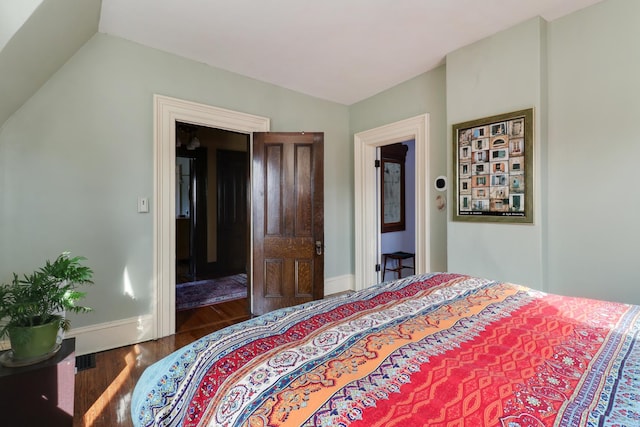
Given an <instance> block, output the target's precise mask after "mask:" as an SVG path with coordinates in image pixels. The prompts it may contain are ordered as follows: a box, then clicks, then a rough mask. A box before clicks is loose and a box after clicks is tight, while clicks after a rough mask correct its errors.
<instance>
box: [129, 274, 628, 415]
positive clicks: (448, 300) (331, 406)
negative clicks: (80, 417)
mask: <svg viewBox="0 0 640 427" xmlns="http://www.w3.org/2000/svg"><path fill="white" fill-rule="evenodd" d="M639 315H640V307H638V306H634V305H626V304H620V303H612V302H606V301H598V300H589V299H583V298H572V297H563V296H558V295H553V294H546V293H543V292H539V291H536V290H532V289H529V288H527V287H525V286H520V285H516V284H511V283H503V282H497V281H492V280H488V279H482V278H477V277H470V276H466V275H459V274H449V273H435V274H427V275H416V276H411V277H409V278H405V279H399V280H395V281H391V282H387V283H383V284H380V285H376V286H372V287H370V288H367V289H364V290H362V291H358V292H355V293H353V294H350V295H344V296H339V297H334V298H328V299H324V300H320V301H314V302H312V303H308V304H304V305H301V306H297V307H292V308H287V309H282V310H277V311H274V312H272V313H268V314H266V315H263V316H260V317H256V318H253V319H251V320H248V321H246V322H243V323H240V324H237V325H234V326H231V327H228V328H226V329H223V330H221V331H218V332H215V333H213V334H210V335H208V336H206V337H204V338H202V339H200V340H198V341H196V342H193V343H191V344H189V345H187V346H186V347H183V348H182V349H180V350H177V351H175V352H174V353H172V354H171V355H169V356H167V357H165V358H164V359H162V360H160V361H158V362H156V363H155V364H153V365H152V366H150V367H149V368H147V369H146V370H145V372H144V373H143V375H142V376H141V378H140V379H139V381H138V383H137V385H136V387H135V390H134V393H133V397H132V405H131V414H132V419H133V422H134V425H136V426H151V425H154V426H155V425H166V426H177V425H184V426H247V427H254V426H283V427H284V426H351V427H361V426H385V427H388V426H403V427H409V426H422V425H428V426H449V427H453V426H459V427H463V426H505V427H506V426H508V427H525V426H526V427H532V426H552V425H555V426H571V427H573V426H632V425H636V426H637V425H640V350H639V349H638V344H637V340H636V338H637V334H638V328H639V326H640V321H639Z"/></svg>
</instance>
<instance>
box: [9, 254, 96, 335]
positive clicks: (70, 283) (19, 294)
mask: <svg viewBox="0 0 640 427" xmlns="http://www.w3.org/2000/svg"><path fill="white" fill-rule="evenodd" d="M85 260H86V258H84V257H81V256H76V257H71V255H70V253H69V252H63V253H62V254H61V255H60V256H58V258H56V260H55V261H53V262H51V261H48V260H47V261H46V263H45V265H44V266H43V267H41V268H40V269H38V270H36V271H34V272H33V273H31V274H29V275H27V274H24V275H23V277H22V278H20V277H19V276H18V275H17V274H15V273H14V274H13V280H12V281H11V283H3V284H2V285H0V319H4V321H5V322H6V323H3V324H2V325H0V337H3V336H4V335H6V334H8V331H9V329H11V328H14V327H24V326H38V325H45V324H48V323H50V322H54V321H57V322H58V328H62V329H63V330H65V331H66V330H68V329H69V326H70V321H69V319H67V318H65V317H64V316H62V315H61V313H62V312H65V311H66V312H74V313H83V312H87V311H91V308H90V307H84V306H81V305H76V301H78V300H80V299H82V298H84V297H85V293H84V292H80V291H78V287H79V286H80V285H90V284H92V283H93V281H92V277H93V271H92V270H91V269H90V268H89V267H86V266H84V265H82V264H81V262H82V261H85Z"/></svg>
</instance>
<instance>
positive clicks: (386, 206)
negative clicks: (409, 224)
mask: <svg viewBox="0 0 640 427" xmlns="http://www.w3.org/2000/svg"><path fill="white" fill-rule="evenodd" d="M408 149H409V147H407V146H406V145H404V144H401V143H398V144H391V145H385V146H382V147H381V148H380V159H381V160H380V184H381V186H382V188H381V189H380V194H381V195H382V197H381V199H382V200H381V208H382V213H381V214H382V229H381V232H382V233H388V232H391V231H403V230H404V229H405V210H404V204H405V199H404V192H405V189H404V180H405V178H404V163H405V159H406V157H407V151H408Z"/></svg>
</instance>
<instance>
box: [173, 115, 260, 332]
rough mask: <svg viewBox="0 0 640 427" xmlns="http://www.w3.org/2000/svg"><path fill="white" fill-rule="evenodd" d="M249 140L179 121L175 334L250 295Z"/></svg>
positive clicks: (177, 136) (196, 326)
mask: <svg viewBox="0 0 640 427" xmlns="http://www.w3.org/2000/svg"><path fill="white" fill-rule="evenodd" d="M249 139H250V138H249V135H247V134H243V133H239V132H233V131H228V130H224V129H216V128H210V127H206V126H200V125H193V124H189V123H183V122H176V152H175V158H176V177H175V183H176V185H175V201H176V205H175V207H176V211H175V218H176V220H175V221H176V224H175V230H176V235H175V241H176V246H175V248H176V257H175V259H176V268H175V272H176V276H175V283H176V305H175V308H176V332H185V331H187V330H191V329H195V328H199V327H202V326H204V325H207V322H208V319H209V320H212V321H213V318H214V317H215V318H216V319H217V317H218V316H217V315H215V314H216V313H215V308H214V307H213V306H214V305H217V304H221V303H225V302H228V301H233V300H237V299H246V298H247V273H248V272H249V267H248V247H249V246H248V236H249V220H248V212H249V198H248V188H249V185H250V181H249V172H248V170H249V156H248V152H249V149H250V147H249ZM194 319H197V321H194Z"/></svg>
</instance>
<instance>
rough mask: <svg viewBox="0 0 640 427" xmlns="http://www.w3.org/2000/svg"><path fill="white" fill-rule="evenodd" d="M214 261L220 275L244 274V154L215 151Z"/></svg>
mask: <svg viewBox="0 0 640 427" xmlns="http://www.w3.org/2000/svg"><path fill="white" fill-rule="evenodd" d="M217 155H218V163H217V176H218V260H217V271H218V272H219V273H224V274H236V273H246V272H247V267H248V266H247V247H248V246H247V245H248V233H247V227H248V222H247V213H248V209H247V204H248V198H247V189H248V184H247V182H248V180H249V174H248V172H247V160H248V155H247V152H246V151H229V150H218V153H217Z"/></svg>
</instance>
